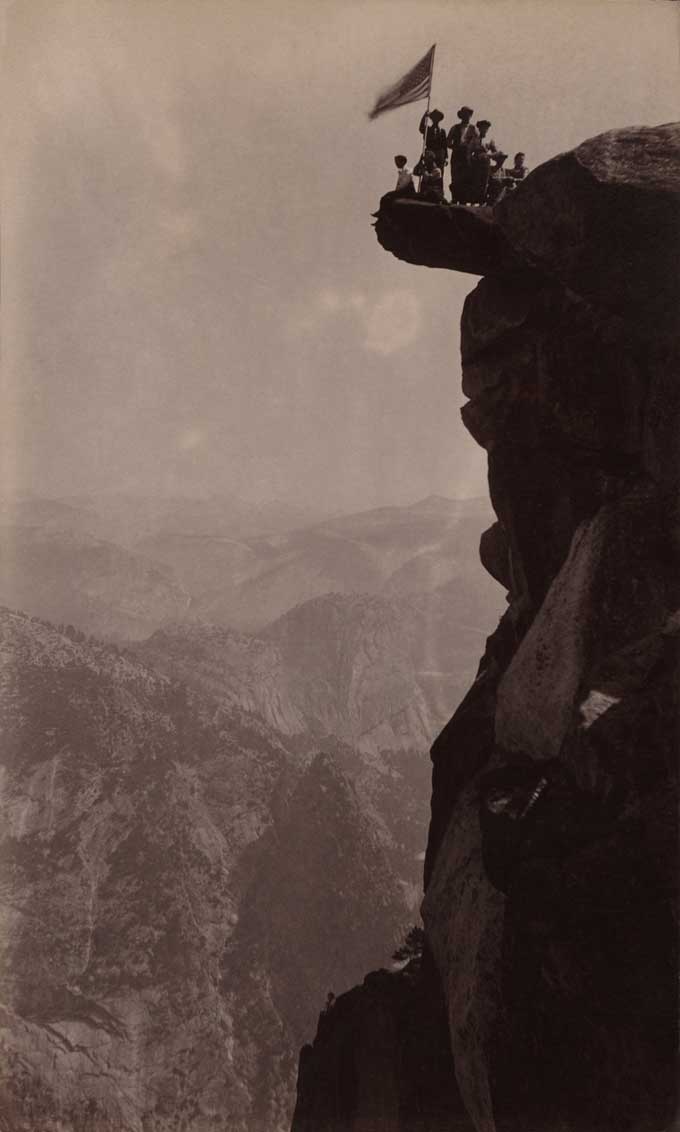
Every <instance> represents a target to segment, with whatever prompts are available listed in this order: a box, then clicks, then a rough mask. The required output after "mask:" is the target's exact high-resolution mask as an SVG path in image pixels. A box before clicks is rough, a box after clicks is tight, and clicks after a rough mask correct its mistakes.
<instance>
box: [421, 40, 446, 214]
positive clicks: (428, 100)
mask: <svg viewBox="0 0 680 1132" xmlns="http://www.w3.org/2000/svg"><path fill="white" fill-rule="evenodd" d="M436 50H437V44H436V43H433V44H432V58H431V59H430V85H429V86H428V88H427V110H426V111H425V114H429V113H430V98H431V95H432V75H433V73H434V53H435V51H436ZM426 137H427V126H425V129H424V130H423V148H422V149H421V151H420V160H421V161H422V160H423V154H424V153H425V138H426ZM421 168H422V166H421ZM422 179H423V174H422V173H421V174H420V175H419V177H418V192H420V182H421V181H422ZM442 181H443V175H442Z"/></svg>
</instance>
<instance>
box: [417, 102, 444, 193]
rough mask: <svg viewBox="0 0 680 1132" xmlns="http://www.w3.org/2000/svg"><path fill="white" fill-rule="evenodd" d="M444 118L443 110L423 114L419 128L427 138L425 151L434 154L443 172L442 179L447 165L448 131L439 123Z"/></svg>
mask: <svg viewBox="0 0 680 1132" xmlns="http://www.w3.org/2000/svg"><path fill="white" fill-rule="evenodd" d="M443 117H444V115H443V114H442V112H441V110H431V111H430V113H429V114H428V113H425V114H423V116H422V118H421V119H420V125H419V126H418V129H419V130H420V132H421V134H423V136H424V138H425V145H424V149H426V150H427V149H429V150H431V152H432V153H433V154H434V159H435V161H436V163H437V165H438V166H439V168H440V169H441V171H442V178H443V176H444V166H445V165H446V130H445V129H443V127H442V126H440V125H439V123H440V122H441V120H442V118H443ZM428 118H429V119H430V122H431V125H430V126H428V125H427V120H428Z"/></svg>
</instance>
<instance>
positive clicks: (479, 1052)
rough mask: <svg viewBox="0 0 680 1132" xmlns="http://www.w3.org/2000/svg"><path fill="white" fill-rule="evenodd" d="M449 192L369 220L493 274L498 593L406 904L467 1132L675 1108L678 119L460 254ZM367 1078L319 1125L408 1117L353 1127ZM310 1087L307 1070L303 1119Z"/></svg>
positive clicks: (561, 162) (479, 362) (535, 1131)
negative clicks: (431, 972) (343, 1110)
mask: <svg viewBox="0 0 680 1132" xmlns="http://www.w3.org/2000/svg"><path fill="white" fill-rule="evenodd" d="M418 207H419V208H420V209H421V212H422V217H423V218H422V219H420V214H416V211H415V210H416V209H417V208H418ZM399 210H401V211H399ZM424 210H427V212H425V211H424ZM461 211H462V210H460V209H452V208H449V209H447V208H446V206H434V205H430V206H427V205H417V204H412V205H409V206H408V207H407V206H402V205H399V206H398V207H397V206H393V207H392V208H391V209H390V210H389V217H385V218H383V216H382V215H381V216H380V217H379V219H378V225H377V234H378V238H379V239H380V241H381V243H383V245H384V246H386V247H388V248H389V250H390V251H392V252H394V254H396V255H398V256H400V258H403V259H405V260H407V261H408V262H413V263H422V264H424V265H426V266H440V267H449V268H451V269H453V270H463V271H469V270H475V271H476V273H478V274H481V275H484V276H485V278H483V279H482V280H481V282H480V283H479V284H478V285H477V287H476V288H475V290H474V291H473V292H472V293H471V295H470V296H469V297H468V299H467V301H466V304H465V309H464V312H463V319H462V341H461V352H462V362H463V389H464V392H465V394H466V396H467V397H468V398H469V400H468V402H467V404H466V405H465V407H464V409H463V419H464V421H465V423H466V424H467V426H468V428H469V430H470V431H471V433H472V435H473V436H474V437H475V439H476V440H477V441H478V443H480V444H481V445H482V446H483V447H484V448H485V449H486V450H487V452H488V458H489V488H490V495H491V501H492V504H493V507H494V510H495V512H496V515H497V517H498V526H496V527H492V528H491V529H490V530H489V531H487V532H486V533H485V535H484V536H483V538H482V544H481V555H482V560H483V562H484V564H485V566H486V567H487V569H488V570H489V571H490V573H491V574H492V575H493V577H495V578H496V579H497V580H498V581H499V582H500V583H501V584H502V585H503V586H504V588H506V589H507V591H508V603H509V604H508V610H507V612H506V613H505V615H504V617H503V618H502V620H501V622H500V624H499V627H498V629H497V630H496V632H495V633H494V634H492V636H491V637H490V638H489V640H488V642H487V648H486V652H485V654H484V656H483V658H482V660H481V662H480V667H479V672H478V676H477V679H476V680H475V682H474V684H473V686H472V687H471V689H470V691H469V693H468V695H467V696H466V697H465V699H464V700H463V702H462V704H461V705H460V707H459V709H458V711H457V712H456V714H455V715H454V717H453V718H452V720H451V721H450V722H449V723H448V724H447V726H446V727H445V728H444V730H443V731H442V733H441V734H440V736H439V737H438V738H437V740H436V742H435V744H434V746H433V749H432V758H433V794H432V821H431V825H430V834H429V843H428V849H427V859H426V869H425V880H426V895H425V901H424V905H423V914H424V919H425V926H426V937H427V952H428V954H431V955H432V956H433V958H434V962H435V964H436V968H437V971H438V976H439V986H440V993H441V994H442V998H443V1002H444V1009H445V1011H446V1016H447V1019H448V1038H447V1045H448V1048H449V1051H450V1052H451V1054H452V1058H453V1063H454V1067H455V1076H456V1080H457V1085H458V1089H459V1093H460V1096H461V1097H462V1100H463V1102H464V1105H465V1108H466V1111H467V1113H468V1116H469V1118H470V1120H471V1122H472V1124H473V1127H474V1128H475V1130H476V1132H623V1130H627V1132H661V1130H668V1132H670V1130H671V1129H673V1128H675V1127H676V1123H675V1122H676V1118H677V1107H678V1106H677V1086H676V1068H675V1050H676V1048H677V1029H678V1027H677V998H676V985H677V959H678V955H677V951H678V948H677V941H678V931H677V860H678V831H677V772H678V754H679V750H680V492H679V488H680V466H679V452H680V395H679V392H678V388H679V384H680V366H679V364H678V362H679V361H680V356H679V355H680V349H679V345H678V337H679V335H678V330H679V323H678V299H679V298H680V293H679V281H680V276H679V275H678V270H677V262H678V241H679V239H680V127H679V126H678V125H677V124H672V125H667V126H659V127H654V128H650V129H647V128H637V127H635V128H631V129H629V130H616V131H611V132H609V133H606V134H602V135H600V136H599V137H596V138H592V139H590V140H589V141H587V142H584V143H583V144H582V145H581V146H579V147H577V148H576V149H575V150H573V151H571V152H570V153H567V154H563V155H561V156H559V157H557V158H555V159H554V160H552V161H550V162H547V163H546V164H545V165H544V166H541V167H540V168H538V169H536V170H535V171H534V172H533V173H532V174H530V176H529V177H528V178H527V180H526V182H525V183H523V184H522V185H521V186H520V187H519V188H518V190H517V191H516V192H515V193H514V194H513V195H512V196H511V197H509V198H508V199H506V201H504V202H503V203H502V205H501V206H499V208H498V209H497V210H496V212H495V214H494V217H493V219H492V220H490V219H489V218H486V217H483V216H481V215H479V216H477V217H476V218H475V219H474V220H473V221H470V222H469V223H468V221H467V220H466V221H465V222H464V223H465V224H466V225H467V229H466V235H465V238H464V239H462V240H461V248H462V250H461V252H460V255H459V252H458V250H456V248H455V247H454V242H453V241H451V242H448V241H447V238H446V236H445V235H444V236H443V237H442V233H446V231H447V225H448V224H451V226H452V227H453V225H454V224H456V223H457V222H458V221H457V220H456V219H455V217H456V215H457V214H458V213H459V212H461ZM447 215H450V216H453V217H454V219H453V220H452V221H447V220H446V219H445V217H446V216H447ZM416 216H417V217H418V218H417V219H415V217H416ZM401 217H403V220H402V219H401ZM398 225H399V226H400V228H399V231H397V227H398ZM488 225H490V226H491V230H490V231H489V230H488V227H485V226H488ZM419 233H420V235H419ZM435 234H436V235H435ZM440 237H441V238H440ZM501 237H502V238H501ZM419 238H420V240H421V252H420V256H419V251H418V240H419ZM435 244H436V245H437V246H436V249H435V250H434V251H433V246H434V245H435ZM508 246H509V247H510V249H511V251H510V252H507V251H506V247H508ZM475 257H477V258H475ZM506 257H507V258H506ZM485 259H486V266H484V261H485ZM473 263H476V265H477V266H476V267H475V268H473V267H472V265H473ZM518 264H519V268H518ZM506 265H507V266H506ZM499 783H501V784H502V783H505V785H503V786H502V787H501V786H499ZM499 799H500V800H499ZM504 807H505V809H504ZM424 994H425V992H424V990H423V996H424ZM433 1017H434V1015H433ZM326 1025H327V1026H330V1025H331V1019H330V1018H329V1019H328V1020H327V1023H326ZM338 1025H339V1023H338ZM318 1042H319V1039H317V1044H318ZM390 1043H391V1046H390V1048H393V1045H394V1039H393V1038H390ZM315 1052H316V1047H315ZM306 1056H307V1057H308V1058H309V1056H310V1055H309V1054H308V1055H306ZM318 1056H320V1046H319V1051H318ZM374 1056H377V1054H376V1055H374ZM303 1070H304V1061H303ZM416 1072H417V1071H416ZM304 1080H305V1075H304V1072H301V1084H304ZM374 1102H375V1098H370V1099H365V1100H363V1101H362V1102H358V1101H357V1102H356V1103H355V1106H354V1109H353V1115H352V1119H351V1120H350V1119H349V1118H348V1119H347V1120H346V1121H345V1123H344V1124H343V1123H336V1124H334V1125H330V1126H329V1127H332V1128H333V1129H335V1128H338V1129H339V1128H342V1129H345V1128H347V1129H350V1128H358V1127H363V1126H364V1125H362V1124H361V1121H362V1120H363V1119H366V1124H365V1127H367V1128H373V1127H374V1126H375V1127H376V1128H380V1129H381V1132H397V1130H400V1129H401V1127H402V1126H401V1125H400V1123H399V1120H398V1117H397V1116H395V1115H394V1114H393V1113H390V1114H387V1115H385V1117H384V1118H383V1120H382V1123H377V1124H375V1125H373V1124H371V1123H370V1119H369V1113H370V1112H371V1111H372V1110H371V1108H370V1105H371V1104H373V1103H374ZM444 1103H446V1102H444ZM304 1105H305V1093H304V1089H302V1090H301V1091H300V1092H299V1096H298V1124H297V1125H296V1132H297V1128H299V1129H301V1130H302V1129H305V1125H304V1123H303V1122H301V1121H302V1116H303V1114H304ZM454 1115H455V1109H454V1107H452V1108H451V1120H452V1126H455V1124H454V1123H453V1121H454ZM414 1127H416V1125H414Z"/></svg>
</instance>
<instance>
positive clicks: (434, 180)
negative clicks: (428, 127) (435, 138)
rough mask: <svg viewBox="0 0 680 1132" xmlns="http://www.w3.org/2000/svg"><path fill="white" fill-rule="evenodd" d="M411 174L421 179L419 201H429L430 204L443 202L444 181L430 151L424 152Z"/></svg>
mask: <svg viewBox="0 0 680 1132" xmlns="http://www.w3.org/2000/svg"><path fill="white" fill-rule="evenodd" d="M413 172H414V173H415V174H416V176H417V177H420V178H421V182H420V197H421V199H422V200H425V201H429V203H430V204H440V203H441V202H442V201H443V200H444V181H443V178H442V171H441V169H440V168H439V166H438V165H437V162H436V161H435V156H434V154H433V152H432V150H431V149H426V150H425V153H424V154H423V156H422V158H421V160H420V161H419V162H418V164H417V165H416V167H415V169H414V170H413Z"/></svg>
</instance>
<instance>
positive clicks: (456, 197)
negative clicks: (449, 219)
mask: <svg viewBox="0 0 680 1132" xmlns="http://www.w3.org/2000/svg"><path fill="white" fill-rule="evenodd" d="M473 114H474V110H472V109H471V107H469V106H461V108H460V110H459V111H458V113H457V117H458V118H459V119H460V121H459V122H458V123H457V125H455V126H452V127H451V129H450V130H449V132H448V136H447V139H446V144H447V146H448V148H449V149H450V150H451V199H452V201H453V203H454V204H466V203H467V201H468V200H469V199H470V197H469V191H470V160H469V158H470V146H471V145H472V144H473V143H474V142H475V141H476V139H477V131H476V129H475V127H474V126H473V125H472V122H471V118H472V115H473Z"/></svg>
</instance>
